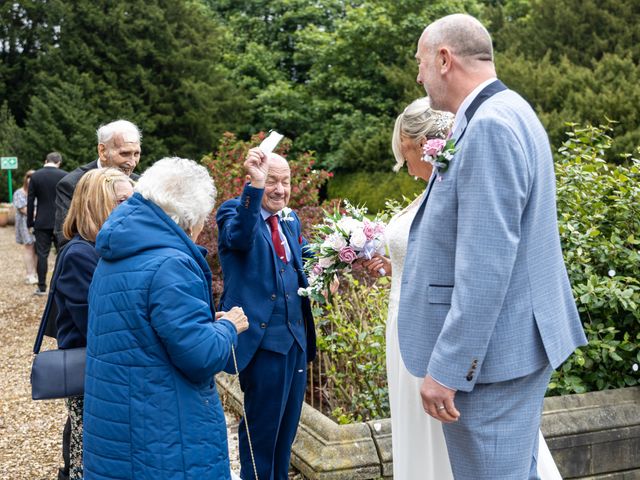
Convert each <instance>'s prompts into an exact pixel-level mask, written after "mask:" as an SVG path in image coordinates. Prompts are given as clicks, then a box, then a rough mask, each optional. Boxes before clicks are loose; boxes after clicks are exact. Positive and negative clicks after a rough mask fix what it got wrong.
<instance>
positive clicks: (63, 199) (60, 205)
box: [53, 160, 140, 247]
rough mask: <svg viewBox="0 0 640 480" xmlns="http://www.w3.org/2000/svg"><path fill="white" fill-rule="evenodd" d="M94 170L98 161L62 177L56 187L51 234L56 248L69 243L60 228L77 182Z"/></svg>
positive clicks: (133, 174)
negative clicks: (53, 222) (53, 224)
mask: <svg viewBox="0 0 640 480" xmlns="http://www.w3.org/2000/svg"><path fill="white" fill-rule="evenodd" d="M95 168H98V160H94V161H93V162H91V163H87V164H86V165H82V166H80V167H78V168H76V169H75V170H74V171H72V172H70V173H68V174H67V175H66V176H64V177H63V178H62V179H61V180H60V181H59V182H58V185H57V186H56V213H55V216H56V220H55V227H54V232H53V233H54V234H55V236H56V239H57V240H58V246H60V247H62V246H64V245H65V244H66V243H67V242H68V241H69V240H67V239H66V238H65V236H64V235H63V233H62V226H63V225H64V220H65V218H67V212H68V211H69V207H70V206H71V199H72V198H73V192H74V191H75V189H76V185H78V182H79V181H80V179H81V178H82V176H83V175H84V174H85V173H87V172H88V171H89V170H93V169H95ZM138 178H140V177H139V175H136V174H135V173H132V174H131V180H138Z"/></svg>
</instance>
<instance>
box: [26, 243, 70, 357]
mask: <svg viewBox="0 0 640 480" xmlns="http://www.w3.org/2000/svg"><path fill="white" fill-rule="evenodd" d="M72 243H77V241H76V242H74V239H71V241H70V242H69V243H67V244H66V245H65V246H64V247H62V250H61V251H60V253H59V254H58V258H56V267H55V270H54V272H53V277H52V278H51V283H50V284H49V296H48V297H47V305H46V306H45V307H44V312H43V313H42V318H41V319H40V326H39V327H38V334H37V335H36V341H35V343H34V344H33V353H35V354H36V355H37V354H38V353H40V347H42V341H43V340H44V332H45V331H46V329H47V320H48V318H49V312H50V311H51V307H52V305H53V301H54V299H53V297H54V295H55V293H56V284H57V283H58V277H59V276H60V270H62V267H61V265H62V261H63V260H64V256H65V254H66V252H67V247H68V246H69V245H71V244H72Z"/></svg>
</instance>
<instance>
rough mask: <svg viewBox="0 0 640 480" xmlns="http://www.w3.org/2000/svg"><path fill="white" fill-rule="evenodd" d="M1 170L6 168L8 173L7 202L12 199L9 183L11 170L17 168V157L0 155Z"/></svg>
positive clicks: (11, 189) (11, 187) (11, 184)
mask: <svg viewBox="0 0 640 480" xmlns="http://www.w3.org/2000/svg"><path fill="white" fill-rule="evenodd" d="M0 164H1V165H0V166H1V167H2V170H7V174H8V175H9V203H11V201H12V200H13V183H11V170H15V169H16V168H18V157H0Z"/></svg>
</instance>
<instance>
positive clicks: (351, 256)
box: [338, 247, 358, 264]
mask: <svg viewBox="0 0 640 480" xmlns="http://www.w3.org/2000/svg"><path fill="white" fill-rule="evenodd" d="M338 258H340V261H341V262H345V263H348V264H351V263H353V262H354V260H355V259H356V258H358V255H357V254H356V252H355V250H354V249H353V248H351V247H344V248H342V249H341V250H340V253H339V254H338Z"/></svg>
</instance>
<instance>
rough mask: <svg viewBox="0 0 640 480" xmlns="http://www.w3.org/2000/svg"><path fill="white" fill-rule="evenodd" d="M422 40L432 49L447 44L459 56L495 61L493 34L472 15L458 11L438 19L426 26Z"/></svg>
mask: <svg viewBox="0 0 640 480" xmlns="http://www.w3.org/2000/svg"><path fill="white" fill-rule="evenodd" d="M422 41H424V42H426V46H427V48H428V49H429V50H431V51H436V50H437V49H438V48H440V47H442V46H446V47H449V48H450V49H451V52H452V53H453V54H454V55H456V56H458V57H461V58H464V59H468V60H476V61H482V62H493V45H492V43H491V35H489V32H488V31H487V29H486V28H485V27H484V25H482V23H480V22H479V21H478V20H477V19H476V18H474V17H472V16H471V15H465V14H462V13H456V14H454V15H447V16H446V17H442V18H441V19H439V20H436V21H435V22H433V23H432V24H431V25H429V26H428V27H427V28H425V30H424V33H423V35H422Z"/></svg>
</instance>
